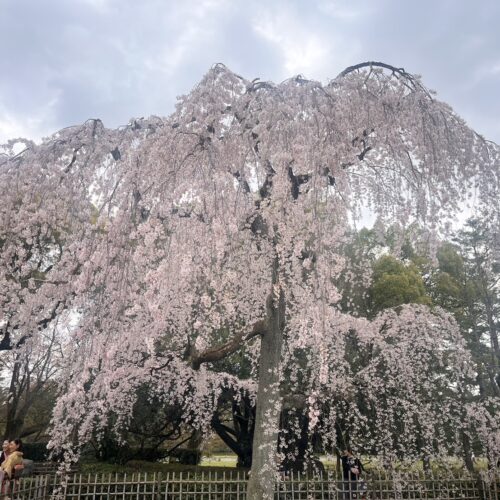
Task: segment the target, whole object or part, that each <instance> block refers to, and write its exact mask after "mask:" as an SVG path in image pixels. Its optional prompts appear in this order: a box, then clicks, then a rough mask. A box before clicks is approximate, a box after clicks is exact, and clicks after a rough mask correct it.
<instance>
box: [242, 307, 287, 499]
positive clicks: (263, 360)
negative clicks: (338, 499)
mask: <svg viewBox="0 0 500 500" xmlns="http://www.w3.org/2000/svg"><path fill="white" fill-rule="evenodd" d="M283 303H284V300H283V297H281V299H280V300H279V304H278V305H275V306H270V307H269V309H270V312H269V314H268V316H269V328H268V330H267V332H266V333H265V334H264V335H262V340H261V347H260V362H259V387H258V391H257V409H256V418H255V432H254V439H253V457H252V469H251V471H250V479H249V482H248V490H247V500H265V499H272V498H273V495H274V484H275V480H276V466H277V463H276V462H277V452H278V433H279V419H280V413H281V405H282V401H281V395H280V375H279V371H280V361H281V346H282V343H283V323H284V309H285V308H284V305H283Z"/></svg>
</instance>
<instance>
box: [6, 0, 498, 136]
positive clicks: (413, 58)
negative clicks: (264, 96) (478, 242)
mask: <svg viewBox="0 0 500 500" xmlns="http://www.w3.org/2000/svg"><path fill="white" fill-rule="evenodd" d="M499 33H500V1H499V0H476V1H472V0H455V1H453V0H432V1H428V0H413V1H409V0H408V1H406V0H359V1H357V0H288V1H285V0H267V1H260V0H256V1H252V0H244V1H239V0H180V1H173V0H0V142H3V141H4V140H6V139H8V138H13V137H18V136H25V137H29V138H35V139H38V138H40V137H42V136H44V135H48V134H50V133H52V132H55V131H56V130H58V129H60V128H62V127H64V126H68V125H73V124H76V123H81V122H83V121H85V120H86V119H87V118H101V119H102V120H103V121H104V124H105V125H106V126H108V127H116V126H118V125H122V124H125V123H127V122H128V121H129V119H130V118H131V117H134V116H149V115H151V114H156V115H167V114H169V113H170V112H171V111H172V109H173V106H174V104H175V98H176V96H177V95H180V94H184V93H187V92H189V90H190V89H191V88H192V87H193V86H194V85H195V84H196V82H198V81H199V80H200V79H201V77H202V76H203V74H204V73H206V71H207V70H208V69H209V68H210V66H211V65H212V64H214V63H217V62H223V63H224V64H226V65H227V66H228V67H229V68H230V69H232V70H233V71H235V72H237V73H239V74H241V75H242V76H244V77H246V78H248V79H253V78H256V77H260V78H261V79H263V80H272V81H275V82H279V81H282V80H284V79H285V78H288V77H290V76H293V75H296V74H298V73H301V74H303V75H305V76H306V77H308V78H311V79H317V80H321V81H323V82H325V81H327V80H328V79H330V78H334V77H335V76H336V75H337V74H338V73H339V72H340V71H342V70H343V69H344V68H345V67H346V66H350V65H352V64H355V63H358V62H362V61H367V60H376V61H384V62H387V63H389V64H392V65H394V66H398V67H399V66H402V67H404V68H405V69H406V70H407V71H409V72H411V73H417V74H421V75H422V76H423V79H424V83H425V84H426V85H427V86H428V87H430V88H432V89H434V90H436V91H437V92H438V97H439V98H440V99H441V100H444V101H447V102H448V103H449V104H451V105H452V106H453V108H454V109H455V110H456V111H457V112H458V113H459V114H460V115H461V116H462V117H464V118H465V119H466V120H467V121H468V123H469V124H470V125H471V126H472V127H473V128H474V129H475V130H476V131H478V132H479V133H481V134H483V135H485V136H486V137H487V138H489V139H492V140H494V141H496V142H498V143H500V119H499V117H500V99H499V93H500V34H499Z"/></svg>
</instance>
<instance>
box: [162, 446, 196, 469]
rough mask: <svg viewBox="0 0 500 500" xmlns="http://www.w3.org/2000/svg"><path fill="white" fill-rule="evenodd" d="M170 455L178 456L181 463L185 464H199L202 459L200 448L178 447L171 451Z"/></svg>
mask: <svg viewBox="0 0 500 500" xmlns="http://www.w3.org/2000/svg"><path fill="white" fill-rule="evenodd" d="M170 456H171V457H173V458H176V459H177V460H178V461H179V463H181V464H184V465H198V464H199V463H200V460H201V452H200V450H189V449H185V448H177V449H176V450H174V451H172V452H171V453H170Z"/></svg>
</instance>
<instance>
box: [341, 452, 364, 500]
mask: <svg viewBox="0 0 500 500" xmlns="http://www.w3.org/2000/svg"><path fill="white" fill-rule="evenodd" d="M340 459H341V460H342V473H343V477H344V481H343V488H342V489H343V493H344V495H343V498H344V500H351V499H355V498H359V497H358V493H357V491H358V481H359V478H360V474H361V472H362V470H363V466H362V465H361V461H360V460H359V458H356V457H355V456H354V455H353V453H352V449H351V448H347V449H346V450H344V452H343V453H342V455H341V457H340Z"/></svg>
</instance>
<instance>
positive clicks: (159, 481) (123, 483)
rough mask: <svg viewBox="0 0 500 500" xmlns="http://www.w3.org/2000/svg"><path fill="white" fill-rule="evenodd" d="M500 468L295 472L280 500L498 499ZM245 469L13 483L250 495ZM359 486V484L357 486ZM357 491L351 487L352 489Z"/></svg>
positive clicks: (117, 491)
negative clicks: (353, 479) (353, 476)
mask: <svg viewBox="0 0 500 500" xmlns="http://www.w3.org/2000/svg"><path fill="white" fill-rule="evenodd" d="M499 482H500V477H499V474H498V472H491V473H489V474H483V475H469V474H464V473H461V474H440V475H434V474H423V473H413V474H409V473H404V474H393V475H391V476H389V475H386V474H383V473H371V474H370V475H366V482H365V485H366V490H365V491H359V490H358V491H355V490H356V489H357V488H351V486H352V485H349V483H346V482H344V481H343V480H342V477H341V476H337V475H336V474H335V473H334V472H327V473H325V474H323V475H320V476H316V477H307V476H304V475H298V474H290V475H289V476H286V477H283V478H282V479H281V480H280V481H278V482H277V484H276V491H275V495H274V498H275V500H346V499H362V498H366V499H443V500H455V499H456V500H458V499H460V500H476V499H477V500H498V499H499V498H500V484H499ZM246 484H247V476H246V474H245V473H242V472H239V471H234V472H227V471H224V472H215V471H199V472H186V473H163V474H161V473H155V474H104V475H101V474H74V475H71V476H66V477H65V478H61V477H59V476H48V475H45V476H36V477H33V478H23V479H20V480H18V481H17V482H15V483H13V484H12V487H11V491H10V492H9V496H10V498H12V499H15V500H21V499H22V500H41V499H47V500H49V499H56V498H61V499H62V498H64V499H83V500H91V499H92V500H105V499H110V500H118V499H123V500H132V499H135V500H245V498H246ZM356 486H359V485H356ZM350 490H351V491H350Z"/></svg>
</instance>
